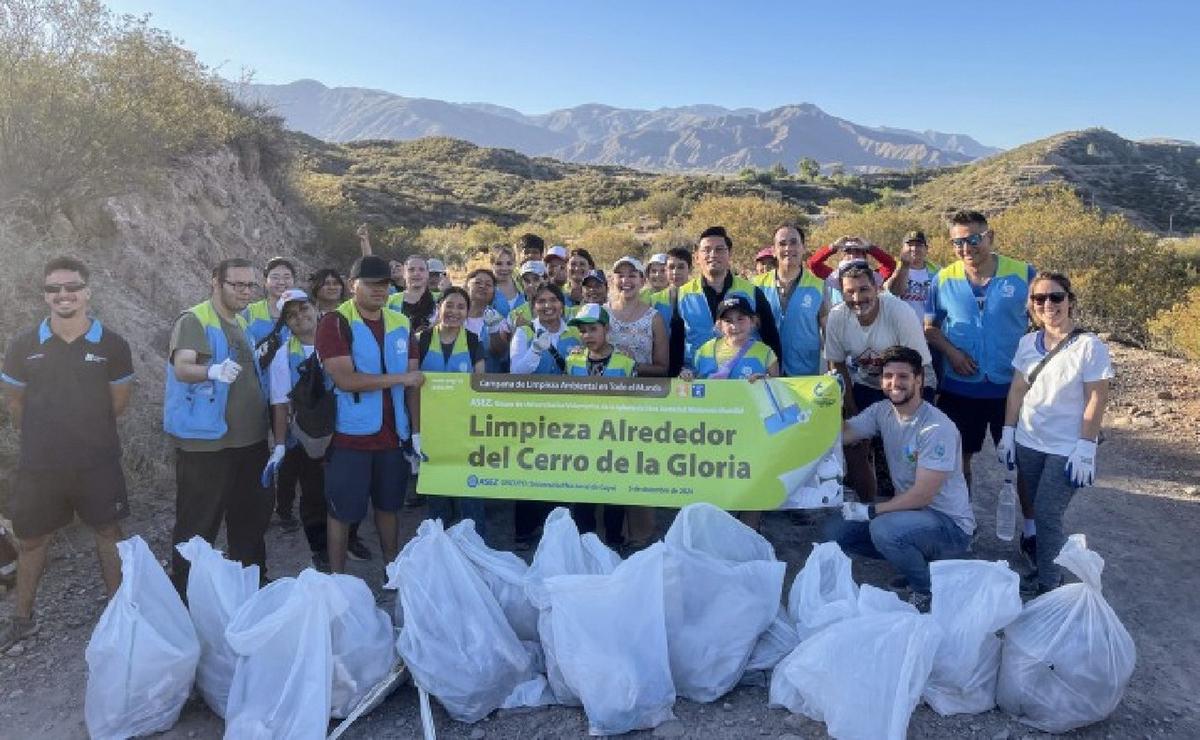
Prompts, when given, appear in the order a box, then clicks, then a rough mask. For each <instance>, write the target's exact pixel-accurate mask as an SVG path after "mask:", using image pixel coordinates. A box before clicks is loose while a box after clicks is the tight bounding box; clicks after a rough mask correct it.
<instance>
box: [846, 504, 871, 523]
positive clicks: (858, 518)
mask: <svg viewBox="0 0 1200 740" xmlns="http://www.w3.org/2000/svg"><path fill="white" fill-rule="evenodd" d="M842 519H845V520H846V521H848V522H867V521H870V520H871V512H870V510H869V509H868V507H867V505H866V504H860V503H858V502H857V501H847V502H845V503H843V504H842Z"/></svg>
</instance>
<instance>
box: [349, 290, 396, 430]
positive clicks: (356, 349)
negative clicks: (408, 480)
mask: <svg viewBox="0 0 1200 740" xmlns="http://www.w3.org/2000/svg"><path fill="white" fill-rule="evenodd" d="M337 312H338V313H339V314H341V315H342V317H343V318H344V319H346V323H348V324H349V325H350V335H351V337H352V340H351V343H350V358H351V359H352V360H353V361H354V369H355V370H356V371H357V372H360V373H371V374H383V373H404V372H407V371H408V341H409V336H408V327H409V323H408V317H407V316H405V315H404V314H402V313H400V312H399V311H395V310H392V309H390V308H384V309H383V310H382V311H381V312H380V314H381V316H382V318H383V350H382V352H381V351H380V347H379V342H378V341H376V339H375V335H374V334H372V333H371V329H370V328H369V327H368V326H367V325H366V323H365V322H364V321H363V320H362V317H361V316H359V314H358V309H357V308H356V307H355V305H354V300H353V299H351V300H348V301H346V302H345V303H343V304H342V305H340V306H338V307H337ZM381 354H382V360H383V361H382V363H381V362H380V359H381V358H380V355H381ZM384 392H385V391H382V390H375V391H344V390H342V389H341V388H337V387H335V388H334V393H335V395H336V396H337V425H336V427H335V428H336V429H337V431H338V432H339V433H340V434H353V435H359V436H363V435H368V434H375V433H376V432H378V431H379V430H380V429H381V428H382V427H383V394H384ZM386 392H387V393H391V394H392V409H393V411H394V414H395V419H396V434H397V435H399V437H400V439H401V440H402V441H403V440H406V439H408V437H409V426H408V410H407V408H406V407H405V405H404V386H400V385H396V386H392V387H391V388H388V389H387V391H386Z"/></svg>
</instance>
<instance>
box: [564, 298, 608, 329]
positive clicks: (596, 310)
mask: <svg viewBox="0 0 1200 740" xmlns="http://www.w3.org/2000/svg"><path fill="white" fill-rule="evenodd" d="M580 324H604V325H605V326H608V311H606V310H605V308H604V306H601V305H600V304H599V303H585V304H583V305H582V306H580V307H579V312H578V313H576V314H575V315H574V316H573V317H572V318H571V320H570V321H568V322H567V325H568V326H579V325H580Z"/></svg>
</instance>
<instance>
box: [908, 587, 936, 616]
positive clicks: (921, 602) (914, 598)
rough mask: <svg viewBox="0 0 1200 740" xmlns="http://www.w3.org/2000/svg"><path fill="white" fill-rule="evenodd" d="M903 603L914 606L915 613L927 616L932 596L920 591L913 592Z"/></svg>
mask: <svg viewBox="0 0 1200 740" xmlns="http://www.w3.org/2000/svg"><path fill="white" fill-rule="evenodd" d="M905 601H907V602H908V603H910V604H912V605H913V606H915V607H916V608H917V611H919V612H921V613H922V614H928V613H929V607H930V605H931V604H932V603H933V595H932V594H927V593H923V592H921V591H913V592H912V593H910V594H909V595H908V598H907V599H905Z"/></svg>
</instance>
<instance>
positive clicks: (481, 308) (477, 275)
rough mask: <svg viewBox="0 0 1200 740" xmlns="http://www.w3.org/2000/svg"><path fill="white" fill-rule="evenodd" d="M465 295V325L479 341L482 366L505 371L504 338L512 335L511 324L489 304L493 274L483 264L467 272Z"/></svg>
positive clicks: (490, 369)
mask: <svg viewBox="0 0 1200 740" xmlns="http://www.w3.org/2000/svg"><path fill="white" fill-rule="evenodd" d="M466 286H467V295H468V296H469V298H470V307H469V308H468V310H467V320H466V323H465V325H466V327H467V329H468V330H469V331H473V332H475V334H476V335H477V336H478V337H479V343H480V344H482V345H483V351H484V370H485V371H486V372H489V373H506V372H508V342H509V340H510V339H511V338H512V326H510V325H509V323H508V320H507V319H505V318H504V317H503V316H501V315H500V312H499V311H497V310H496V309H494V308H492V300H493V299H494V298H495V297H496V274H495V273H493V272H492V271H491V270H489V269H487V268H486V267H479V268H476V269H474V270H471V271H470V272H468V273H467V281H466Z"/></svg>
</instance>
